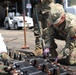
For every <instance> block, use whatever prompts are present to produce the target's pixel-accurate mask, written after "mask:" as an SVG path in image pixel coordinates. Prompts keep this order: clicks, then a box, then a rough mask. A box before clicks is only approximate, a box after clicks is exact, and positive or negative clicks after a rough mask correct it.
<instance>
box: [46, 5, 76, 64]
mask: <svg viewBox="0 0 76 75" xmlns="http://www.w3.org/2000/svg"><path fill="white" fill-rule="evenodd" d="M63 15H64V16H65V19H64V21H63V22H62V23H61V24H58V23H59V22H60V20H61V19H63V17H62V16H63ZM47 22H48V25H47V26H48V27H47V33H46V39H47V40H45V47H46V48H49V49H50V52H52V51H53V50H54V52H55V51H56V48H57V44H56V43H55V40H54V39H55V38H56V39H60V40H65V41H66V45H65V48H64V50H63V51H62V52H61V54H59V55H58V57H60V55H61V56H62V57H63V56H68V57H69V63H70V64H74V63H76V16H75V15H73V14H70V13H65V12H64V9H63V6H62V5H60V4H53V5H52V6H51V10H50V11H49V16H48V19H47ZM57 24H58V25H57ZM55 53H56V52H55ZM53 55H54V54H53Z"/></svg>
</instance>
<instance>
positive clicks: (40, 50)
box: [33, 48, 43, 56]
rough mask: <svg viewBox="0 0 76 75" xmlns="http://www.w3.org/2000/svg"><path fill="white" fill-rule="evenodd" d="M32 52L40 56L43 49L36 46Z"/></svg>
mask: <svg viewBox="0 0 76 75" xmlns="http://www.w3.org/2000/svg"><path fill="white" fill-rule="evenodd" d="M33 53H34V55H35V56H40V55H42V54H43V50H42V49H41V48H36V49H35V51H34V52H33Z"/></svg>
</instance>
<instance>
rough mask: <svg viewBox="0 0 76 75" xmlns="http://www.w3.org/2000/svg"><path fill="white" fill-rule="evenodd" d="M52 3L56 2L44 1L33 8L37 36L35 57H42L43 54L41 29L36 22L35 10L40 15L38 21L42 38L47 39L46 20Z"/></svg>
mask: <svg viewBox="0 0 76 75" xmlns="http://www.w3.org/2000/svg"><path fill="white" fill-rule="evenodd" d="M51 1H54V0H43V1H42V3H38V4H37V5H36V6H35V8H33V21H34V35H35V51H34V54H35V55H41V54H42V53H43V51H42V45H41V41H40V34H39V29H38V26H37V21H36V14H35V10H37V13H38V20H39V25H40V29H41V31H42V32H41V34H42V37H43V38H44V39H45V33H46V29H47V28H46V27H47V26H46V25H47V24H46V23H47V22H46V18H47V12H48V11H49V8H50V7H49V6H48V5H49V4H50V3H51Z"/></svg>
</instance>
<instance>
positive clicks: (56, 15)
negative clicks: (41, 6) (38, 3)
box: [49, 4, 65, 24]
mask: <svg viewBox="0 0 76 75" xmlns="http://www.w3.org/2000/svg"><path fill="white" fill-rule="evenodd" d="M50 7H51V9H50V11H49V20H50V22H51V24H57V23H59V21H60V20H61V17H62V16H63V15H64V14H65V11H64V8H63V6H62V5H61V4H52V5H51V6H50Z"/></svg>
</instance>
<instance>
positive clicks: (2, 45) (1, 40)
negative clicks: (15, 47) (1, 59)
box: [0, 33, 7, 53]
mask: <svg viewBox="0 0 76 75" xmlns="http://www.w3.org/2000/svg"><path fill="white" fill-rule="evenodd" d="M1 52H7V48H6V45H5V43H4V38H3V37H2V35H1V33H0V53H1Z"/></svg>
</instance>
